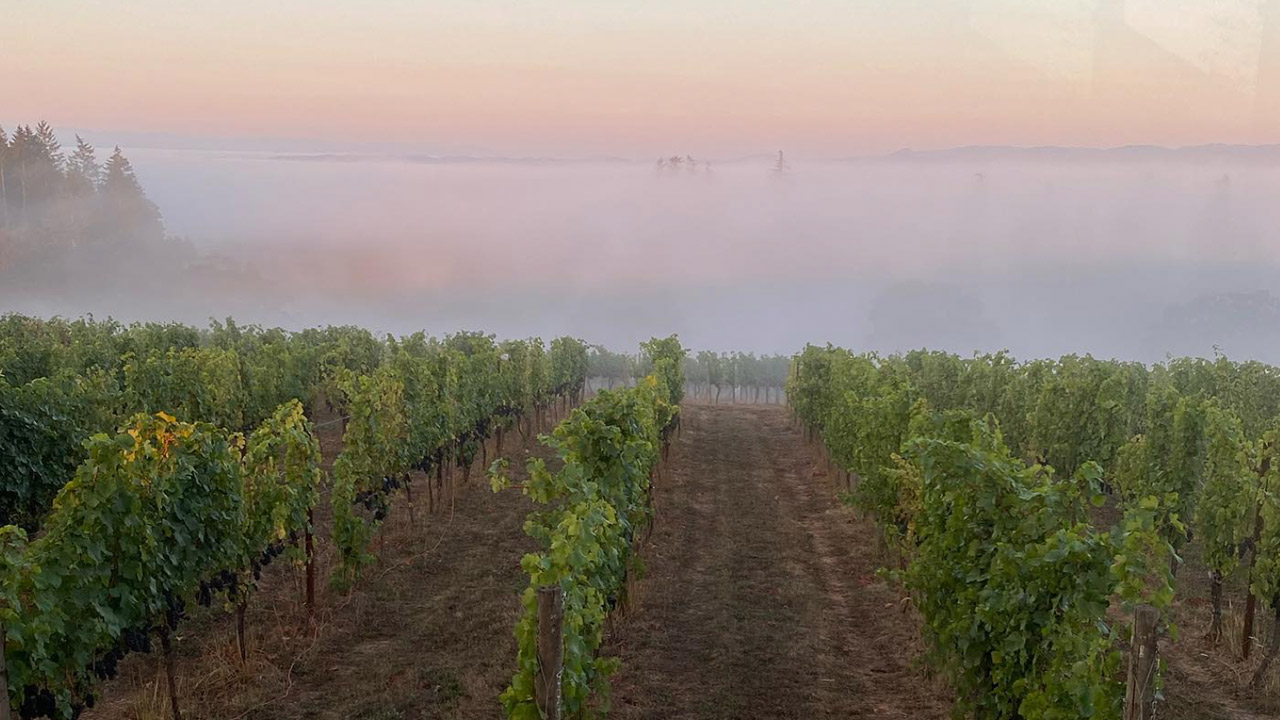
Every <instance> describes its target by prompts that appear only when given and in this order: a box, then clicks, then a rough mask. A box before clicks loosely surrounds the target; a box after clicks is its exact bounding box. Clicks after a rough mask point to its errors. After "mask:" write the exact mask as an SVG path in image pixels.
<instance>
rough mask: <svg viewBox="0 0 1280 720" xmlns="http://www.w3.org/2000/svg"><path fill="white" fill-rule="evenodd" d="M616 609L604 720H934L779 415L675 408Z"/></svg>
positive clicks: (906, 613)
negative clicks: (623, 601)
mask: <svg viewBox="0 0 1280 720" xmlns="http://www.w3.org/2000/svg"><path fill="white" fill-rule="evenodd" d="M682 425H683V428H682V431H681V434H680V436H679V438H678V439H677V440H676V442H675V443H674V446H673V448H672V453H671V457H670V463H669V465H668V471H667V472H666V473H665V474H664V476H663V477H662V478H661V479H660V481H659V483H658V484H657V487H656V490H655V502H656V504H657V520H656V525H655V528H654V531H653V535H652V537H651V538H650V540H649V542H648V543H647V544H646V545H645V546H644V548H643V549H642V551H641V555H642V558H643V561H644V564H645V566H646V570H645V574H644V577H643V578H642V579H640V580H638V581H637V582H635V583H634V587H633V589H632V598H631V600H632V602H631V603H630V604H631V609H630V610H629V612H628V614H626V615H625V616H623V617H621V618H619V619H618V620H617V621H616V622H615V624H614V628H613V633H612V634H611V638H610V640H609V643H608V648H607V651H608V652H609V653H610V654H614V655H617V656H619V657H620V658H621V660H622V669H621V670H620V671H619V672H618V674H617V675H615V676H614V679H613V711H614V714H615V716H616V717H618V718H627V719H629V718H707V719H712V718H717V719H719V718H834V717H839V718H913V719H928V718H946V717H948V714H949V711H950V701H949V699H948V696H947V692H946V690H945V689H944V688H943V687H942V686H941V685H940V684H939V683H937V682H934V681H932V680H930V679H928V678H927V677H925V675H924V673H923V671H922V670H921V668H920V666H919V664H918V662H917V660H916V659H917V658H918V657H919V653H920V647H921V645H920V638H919V618H918V617H917V616H916V614H915V613H914V612H911V611H910V610H909V609H904V606H903V604H902V603H901V596H900V595H899V594H898V592H896V591H895V590H894V589H893V588H891V587H890V586H889V585H887V584H886V583H885V582H884V581H882V580H879V579H877V578H876V575H875V573H876V570H877V568H879V567H880V566H881V565H882V563H883V559H882V557H881V556H880V554H879V553H878V552H877V550H876V542H875V540H874V536H873V530H872V528H871V527H870V526H869V525H868V524H866V523H865V522H862V521H859V520H857V519H856V518H855V517H854V515H853V514H852V513H851V512H850V511H849V510H847V509H845V508H842V507H840V506H839V505H838V504H837V503H836V502H835V500H834V499H833V496H832V492H831V486H830V484H829V482H828V480H827V478H826V477H825V476H824V475H823V474H822V473H820V472H818V471H817V470H816V468H815V466H814V463H813V460H812V456H811V454H810V453H809V452H808V450H807V449H806V448H805V445H804V443H803V440H802V438H801V436H800V434H799V433H798V432H797V431H796V430H794V429H793V428H792V426H791V425H790V421H789V418H788V415H787V413H786V410H785V409H784V408H781V407H777V406H761V405H756V406H747V405H736V406H732V405H716V406H712V405H696V404H690V405H686V406H685V407H684V409H683V420H682Z"/></svg>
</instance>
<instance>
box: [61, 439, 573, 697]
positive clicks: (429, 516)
mask: <svg viewBox="0 0 1280 720" xmlns="http://www.w3.org/2000/svg"><path fill="white" fill-rule="evenodd" d="M338 432H339V428H338V427H337V426H336V425H334V426H332V427H330V428H326V430H325V431H323V432H322V435H321V447H322V451H323V453H324V457H325V460H326V467H327V466H328V465H329V464H331V463H332V460H333V458H334V457H336V455H337V453H338V451H339V450H340V449H341V438H340V436H339V435H338ZM531 452H532V453H534V454H538V455H540V456H543V457H546V456H547V455H548V453H547V451H546V450H545V448H542V447H541V446H536V445H534V446H528V445H522V444H521V442H520V439H519V434H518V433H515V432H512V433H508V434H507V441H506V443H505V447H504V453H503V454H504V455H506V456H508V457H510V458H511V460H512V463H511V465H512V472H513V475H515V476H516V479H517V480H519V479H520V477H521V475H522V473H523V472H524V469H523V468H524V462H523V459H524V458H525V457H527V456H528V455H529V454H530V453H531ZM492 454H493V447H492V445H491V446H490V459H492ZM428 482H430V480H429V479H428V478H426V477H425V476H422V475H421V474H418V475H416V476H415V478H414V493H413V496H414V497H413V499H414V508H413V513H412V519H411V517H410V512H409V503H408V499H407V497H405V495H404V493H403V492H401V493H400V494H399V496H398V497H396V498H395V500H394V502H393V511H392V513H391V515H390V516H389V517H388V518H387V521H386V522H385V523H384V524H383V527H382V529H381V531H380V533H379V535H378V538H377V540H376V541H375V548H376V552H377V554H378V562H377V564H376V565H374V566H373V567H371V568H368V569H366V572H365V575H364V577H363V578H362V579H361V580H360V581H359V582H357V583H356V584H355V586H354V587H352V588H351V589H350V590H349V591H346V592H339V591H336V590H334V589H332V588H331V587H330V586H329V584H328V582H327V579H328V575H329V570H330V568H332V567H333V565H334V562H335V559H336V555H335V551H334V548H333V547H332V546H331V544H330V543H328V542H327V538H328V527H329V522H330V519H329V516H328V515H329V513H328V505H327V501H324V502H322V503H321V504H320V506H319V507H318V508H317V513H316V525H317V558H316V560H317V583H316V589H317V608H316V612H315V615H314V617H313V618H309V617H308V614H307V612H306V610H305V608H304V607H303V604H302V595H303V582H304V581H303V574H302V572H301V570H300V569H298V568H294V567H292V566H290V565H289V564H288V563H286V562H284V561H283V560H281V561H277V563H276V564H274V565H272V566H271V567H270V568H268V569H267V571H266V572H264V574H263V579H262V583H261V587H260V590H259V591H258V593H256V594H255V595H254V597H253V599H252V601H251V602H250V604H249V611H248V614H247V623H246V625H247V631H248V632H247V635H248V643H247V644H248V660H247V662H241V659H240V653H239V649H238V645H237V642H236V636H235V616H234V613H233V612H229V611H228V609H226V608H222V607H213V608H208V609H205V608H193V609H192V613H191V617H189V618H188V619H187V621H185V622H184V623H183V626H182V628H181V632H180V634H178V635H177V636H175V639H174V649H175V656H176V660H177V666H178V677H179V693H180V697H181V706H182V710H183V717H184V718H188V719H189V720H203V719H206V718H207V719H209V720H213V719H215V718H216V719H217V720H264V719H266V718H299V719H300V718H331V719H333V720H338V719H339V718H340V719H341V720H348V719H354V718H363V719H365V720H375V719H378V720H396V719H401V718H403V719H409V718H437V717H448V718H492V717H496V716H497V715H498V714H499V707H498V701H497V697H498V694H499V693H500V692H501V690H502V689H503V688H504V687H505V686H506V684H507V682H508V681H509V680H510V676H511V673H512V671H513V670H514V665H515V639H514V637H513V635H512V627H513V626H514V623H515V619H516V617H517V615H518V613H519V609H520V608H519V593H520V591H521V590H522V589H523V585H524V582H525V578H524V574H523V572H522V571H521V570H520V567H519V561H520V557H521V556H522V555H523V554H524V553H525V552H527V551H528V550H530V549H531V548H532V541H531V540H530V539H529V538H527V537H525V535H524V533H523V523H524V518H525V515H526V514H527V513H528V511H529V510H530V509H531V507H532V504H531V503H529V502H528V501H527V500H526V499H525V498H523V497H521V496H520V495H519V494H518V493H516V492H506V493H500V494H494V493H492V492H490V491H489V488H488V483H487V480H486V479H485V477H484V468H482V467H480V461H479V459H477V462H476V464H475V465H474V466H473V468H472V472H471V477H470V482H469V483H467V484H465V485H464V484H463V481H462V474H461V473H457V474H456V477H455V478H454V482H453V483H452V484H451V485H450V484H449V483H446V486H445V487H444V488H442V490H443V493H437V492H433V493H432V498H433V500H434V502H433V503H431V504H434V506H435V511H434V512H430V511H429V510H428V504H429V501H428V495H427V492H426V484H427V483H428ZM157 645H158V644H157ZM160 660H161V658H160V653H159V652H155V653H152V654H151V655H147V656H137V655H133V656H130V657H129V658H127V659H126V661H125V662H123V663H122V664H121V674H120V676H119V677H118V678H116V679H115V680H113V681H111V682H109V683H107V684H105V685H104V687H103V691H102V692H101V693H99V695H100V696H101V697H102V700H100V702H99V704H98V706H97V707H96V708H94V709H93V710H92V711H90V712H87V713H86V714H85V715H84V717H85V718H86V720H151V719H153V718H154V719H155V720H160V719H161V718H163V719H165V720H167V719H168V718H170V717H172V715H171V713H170V709H169V701H168V688H167V685H166V683H165V681H164V674H163V671H162V665H161V664H160Z"/></svg>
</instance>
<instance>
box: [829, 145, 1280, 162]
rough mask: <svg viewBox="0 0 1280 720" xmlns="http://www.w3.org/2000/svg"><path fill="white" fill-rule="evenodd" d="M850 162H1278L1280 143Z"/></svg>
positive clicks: (994, 150) (966, 152)
mask: <svg viewBox="0 0 1280 720" xmlns="http://www.w3.org/2000/svg"><path fill="white" fill-rule="evenodd" d="M846 161H847V162H851V163H883V162H899V163H942V164H949V163H975V162H985V163H1043V162H1052V163H1155V162H1177V163H1187V162H1192V163H1211V162H1231V163H1258V164H1276V163H1280V145H1229V144H1211V145H1190V146H1187V147H1178V148H1170V147H1161V146H1158V145H1123V146H1120V147H1112V148H1088V147H1061V146H1054V145H1045V146H1037V147H1016V146H1011V145H969V146H965V147H957V148H948V149H944V150H912V149H910V148H904V149H902V150H898V151H897V152H894V153H890V154H888V155H875V156H862V157H852V158H846Z"/></svg>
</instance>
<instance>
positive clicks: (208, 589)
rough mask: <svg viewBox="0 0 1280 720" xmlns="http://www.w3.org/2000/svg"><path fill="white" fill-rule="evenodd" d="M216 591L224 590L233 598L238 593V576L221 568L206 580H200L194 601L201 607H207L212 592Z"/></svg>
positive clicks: (211, 599) (211, 600)
mask: <svg viewBox="0 0 1280 720" xmlns="http://www.w3.org/2000/svg"><path fill="white" fill-rule="evenodd" d="M218 592H226V593H227V597H228V598H230V599H232V600H235V599H236V597H237V596H238V595H239V593H240V578H239V577H237V576H236V574H235V573H233V572H231V571H230V570H222V571H221V572H219V573H218V574H217V575H214V576H213V577H211V578H209V579H208V580H201V581H200V588H199V589H198V590H197V591H196V602H197V603H199V604H200V606H201V607H209V606H210V605H212V604H213V596H214V593H218Z"/></svg>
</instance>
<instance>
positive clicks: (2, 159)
mask: <svg viewBox="0 0 1280 720" xmlns="http://www.w3.org/2000/svg"><path fill="white" fill-rule="evenodd" d="M8 159H9V136H8V135H7V134H6V133H5V131H4V128H3V127H0V227H5V228H8V227H9V193H8V182H7V180H8V177H7V175H8V172H9V170H8V168H6V167H5V163H6V161H7V160H8Z"/></svg>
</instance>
